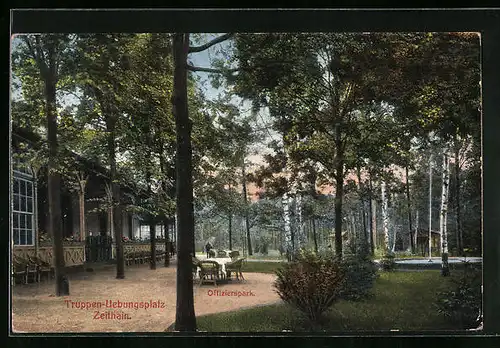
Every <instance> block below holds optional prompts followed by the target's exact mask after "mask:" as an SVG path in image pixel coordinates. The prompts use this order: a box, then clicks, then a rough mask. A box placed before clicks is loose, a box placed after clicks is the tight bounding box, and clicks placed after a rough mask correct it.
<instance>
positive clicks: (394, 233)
mask: <svg viewBox="0 0 500 348" xmlns="http://www.w3.org/2000/svg"><path fill="white" fill-rule="evenodd" d="M390 197H391V211H392V213H391V214H392V219H391V220H392V224H391V229H392V247H391V252H392V253H395V252H396V239H397V238H398V236H397V228H396V226H397V222H398V221H397V220H396V217H397V210H396V207H395V206H396V197H397V195H396V194H395V193H391V195H390Z"/></svg>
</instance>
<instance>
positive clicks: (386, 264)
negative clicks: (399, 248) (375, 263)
mask: <svg viewBox="0 0 500 348" xmlns="http://www.w3.org/2000/svg"><path fill="white" fill-rule="evenodd" d="M380 267H381V268H382V269H383V270H384V271H387V272H390V271H394V270H395V269H396V261H394V255H393V254H387V255H385V256H384V257H383V259H382V260H380Z"/></svg>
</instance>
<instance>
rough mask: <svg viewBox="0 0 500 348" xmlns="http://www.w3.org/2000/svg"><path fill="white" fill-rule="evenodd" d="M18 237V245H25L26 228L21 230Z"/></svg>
mask: <svg viewBox="0 0 500 348" xmlns="http://www.w3.org/2000/svg"><path fill="white" fill-rule="evenodd" d="M19 237H20V238H19V245H26V230H21V232H20V233H19Z"/></svg>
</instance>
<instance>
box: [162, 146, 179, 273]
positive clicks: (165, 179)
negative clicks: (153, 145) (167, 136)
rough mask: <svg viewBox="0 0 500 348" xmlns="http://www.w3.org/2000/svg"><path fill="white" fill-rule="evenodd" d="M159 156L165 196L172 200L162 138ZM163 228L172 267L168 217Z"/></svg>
mask: <svg viewBox="0 0 500 348" xmlns="http://www.w3.org/2000/svg"><path fill="white" fill-rule="evenodd" d="M158 140H159V143H158V150H159V151H158V154H159V158H160V175H161V187H162V190H163V194H164V195H165V196H164V197H165V199H166V200H167V199H169V198H172V196H171V194H173V192H171V191H170V192H169V190H168V185H167V178H168V171H167V166H166V163H165V153H164V144H163V139H162V138H161V137H159V138H158ZM173 176H174V177H175V173H173ZM162 223H163V226H164V229H165V267H168V266H170V225H171V221H170V219H168V218H167V217H166V216H163V222H162Z"/></svg>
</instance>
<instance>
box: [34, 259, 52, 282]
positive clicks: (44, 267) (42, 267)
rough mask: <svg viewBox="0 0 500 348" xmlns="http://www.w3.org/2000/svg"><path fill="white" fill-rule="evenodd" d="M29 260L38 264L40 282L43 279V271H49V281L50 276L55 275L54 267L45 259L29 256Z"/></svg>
mask: <svg viewBox="0 0 500 348" xmlns="http://www.w3.org/2000/svg"><path fill="white" fill-rule="evenodd" d="M28 261H29V262H31V263H32V264H35V265H36V266H37V269H38V281H39V282H40V281H41V276H42V274H43V273H47V281H49V280H50V278H53V277H55V274H54V271H55V270H54V267H52V265H51V264H50V263H48V262H46V261H43V260H42V259H40V258H39V257H37V256H28Z"/></svg>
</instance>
